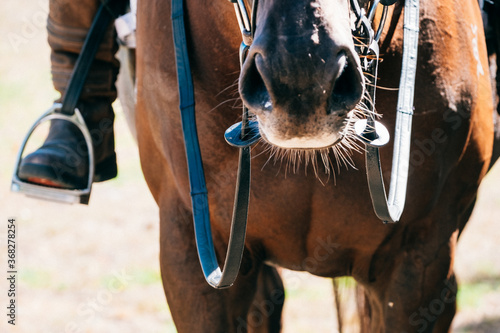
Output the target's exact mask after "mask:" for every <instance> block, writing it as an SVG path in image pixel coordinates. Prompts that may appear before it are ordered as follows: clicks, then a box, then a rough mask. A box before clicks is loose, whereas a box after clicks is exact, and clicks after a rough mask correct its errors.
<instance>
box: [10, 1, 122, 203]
mask: <svg viewBox="0 0 500 333" xmlns="http://www.w3.org/2000/svg"><path fill="white" fill-rule="evenodd" d="M113 2H114V0H108V1H103V2H102V4H101V6H100V7H99V10H98V11H97V14H96V16H95V18H94V21H93V22H92V26H91V27H90V29H89V32H88V33H87V37H86V38H85V42H84V44H83V47H82V51H81V52H80V55H79V56H78V59H77V61H76V64H75V67H74V69H73V73H72V75H71V78H70V80H69V83H68V88H67V89H66V93H65V94H64V97H63V102H62V104H61V103H55V104H54V105H53V106H52V107H50V108H49V109H48V110H47V111H46V112H45V113H44V114H43V115H42V116H41V117H40V118H38V119H37V121H36V122H35V123H34V124H33V126H32V127H31V129H30V130H29V131H28V134H27V135H26V137H25V138H24V140H23V143H22V144H21V148H20V149H19V152H18V154H17V160H16V164H15V169H14V174H13V176H12V184H11V191H13V192H19V193H24V194H26V195H27V196H29V197H35V198H38V199H46V200H53V201H58V202H64V203H81V204H85V205H87V204H88V202H89V199H90V193H91V191H92V182H93V179H94V168H95V166H94V149H93V145H92V137H91V135H90V132H89V130H88V128H87V125H86V124H85V120H84V119H83V117H82V115H81V113H80V111H79V110H78V109H77V108H76V104H77V103H78V100H79V99H80V94H81V91H82V89H83V86H84V84H85V80H86V79H87V75H88V73H89V70H90V66H91V65H92V61H93V59H94V57H95V54H96V52H97V50H98V49H99V45H100V44H101V41H102V38H103V37H104V35H105V33H106V30H107V28H108V26H109V24H110V22H111V19H112V18H113V17H112V14H111V12H110V11H109V9H108V8H106V7H108V6H109V5H110V4H111V3H113ZM54 119H60V120H65V121H69V122H70V123H72V124H74V125H76V126H77V127H78V129H79V130H80V131H81V133H82V134H83V137H84V138H85V144H86V146H87V149H88V153H89V156H88V160H89V175H88V181H87V187H86V188H85V189H76V190H71V189H61V188H55V187H48V186H44V185H38V184H34V183H29V182H26V181H23V180H21V179H20V178H19V175H18V173H19V166H20V165H21V161H22V158H23V153H24V150H25V148H26V144H27V142H28V139H29V138H30V137H31V135H32V134H33V132H34V131H35V129H36V128H37V127H38V126H39V125H41V124H42V123H45V122H47V121H50V120H54Z"/></svg>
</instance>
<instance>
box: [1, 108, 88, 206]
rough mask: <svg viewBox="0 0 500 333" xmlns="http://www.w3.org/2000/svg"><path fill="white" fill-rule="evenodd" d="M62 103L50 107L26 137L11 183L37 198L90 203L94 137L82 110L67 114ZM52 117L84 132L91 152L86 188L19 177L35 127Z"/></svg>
mask: <svg viewBox="0 0 500 333" xmlns="http://www.w3.org/2000/svg"><path fill="white" fill-rule="evenodd" d="M61 107H62V104H60V103H54V105H52V107H51V108H49V109H48V110H47V111H46V112H45V113H44V114H43V115H42V116H41V117H40V118H38V119H37V121H36V122H35V123H34V124H33V126H32V127H31V129H30V130H29V132H28V134H27V135H26V137H25V138H24V141H23V143H22V145H21V148H20V149H19V153H18V154H17V160H16V164H15V169H14V174H13V176H12V183H11V188H10V189H11V191H12V192H19V193H23V194H25V195H26V196H28V197H33V198H37V199H45V200H50V201H56V202H63V203H68V204H75V203H80V204H84V205H88V203H89V199H90V192H91V190H92V182H93V180H94V172H95V170H94V169H95V167H94V148H93V146H92V138H91V136H90V132H89V130H88V128H87V125H86V124H85V121H84V120H83V117H82V114H81V113H80V111H79V110H78V109H77V108H75V110H74V113H73V115H70V116H69V115H66V114H63V113H61V112H60V111H61ZM52 119H61V120H66V121H69V122H70V123H72V124H74V125H76V126H77V127H78V129H79V130H80V132H81V133H82V134H83V137H84V138H85V143H86V145H87V149H88V153H89V178H88V183H87V187H86V188H85V189H75V190H70V189H61V188H55V187H48V186H44V185H39V184H34V183H29V182H26V181H24V180H21V179H20V178H19V166H20V165H21V161H22V158H23V153H24V150H25V148H26V144H27V142H28V139H29V138H30V137H31V135H32V134H33V132H34V131H35V129H36V128H37V127H38V126H39V125H40V124H42V123H44V122H46V121H49V120H52Z"/></svg>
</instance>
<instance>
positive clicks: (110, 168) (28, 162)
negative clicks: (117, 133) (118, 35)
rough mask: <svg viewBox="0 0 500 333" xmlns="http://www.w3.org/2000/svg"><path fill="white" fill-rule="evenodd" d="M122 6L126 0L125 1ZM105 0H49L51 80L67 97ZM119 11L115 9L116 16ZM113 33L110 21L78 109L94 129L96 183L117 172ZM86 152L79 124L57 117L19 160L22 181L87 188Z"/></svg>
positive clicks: (116, 63) (116, 65) (109, 177)
mask: <svg viewBox="0 0 500 333" xmlns="http://www.w3.org/2000/svg"><path fill="white" fill-rule="evenodd" d="M122 2H123V3H124V5H125V4H126V2H125V1H122ZM100 3H101V1H98V0H82V1H70V0H50V4H49V19H48V23H47V31H48V41H49V45H50V47H51V50H52V52H51V64H52V79H53V84H54V87H55V88H56V90H58V91H59V92H60V93H61V96H63V95H64V92H65V90H66V87H67V85H68V82H69V79H70V76H71V73H72V71H73V68H74V65H75V62H76V59H77V57H78V55H79V53H80V51H81V48H82V45H83V42H84V40H85V37H86V35H87V32H88V30H89V28H90V26H91V24H92V21H93V18H94V16H95V14H96V12H97V9H98V8H99V5H100ZM117 14H119V12H117V13H114V15H117ZM116 50H117V45H116V42H115V32H114V29H113V26H112V25H110V26H109V28H108V31H107V33H106V35H105V36H104V38H103V41H102V43H101V45H100V48H99V50H98V52H97V54H96V57H95V59H94V61H93V63H92V67H91V69H90V72H89V75H88V78H87V80H86V83H85V86H84V88H83V90H82V94H81V98H80V101H79V103H78V109H79V110H80V112H81V113H82V115H83V118H84V119H85V123H86V124H87V127H88V129H89V131H90V133H91V136H92V141H93V148H94V157H95V177H94V181H104V180H108V179H111V178H113V177H115V176H116V173H117V168H116V155H115V152H114V135H113V120H114V113H113V110H112V108H111V103H112V102H113V101H114V100H115V99H116V89H115V85H114V83H115V79H116V75H117V73H118V67H119V63H118V61H117V60H116V59H115V57H114V55H115V53H116ZM88 168H89V166H88V151H87V147H86V145H85V141H84V138H83V135H82V134H81V133H80V131H79V130H78V129H77V128H76V126H75V125H73V124H71V123H69V122H67V121H64V120H53V121H52V122H51V126H50V131H49V135H48V137H47V139H46V140H45V142H44V144H43V146H42V147H40V148H39V149H38V150H37V151H35V152H33V153H31V154H29V155H28V156H26V157H25V158H24V159H23V161H22V162H21V166H20V169H19V176H20V178H21V179H24V180H28V181H30V182H35V183H41V184H45V185H51V186H57V187H64V188H83V187H85V186H86V185H87V178H88Z"/></svg>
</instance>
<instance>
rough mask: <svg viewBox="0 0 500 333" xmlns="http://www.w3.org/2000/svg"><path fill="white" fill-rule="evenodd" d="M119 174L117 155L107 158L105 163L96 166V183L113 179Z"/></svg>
mask: <svg viewBox="0 0 500 333" xmlns="http://www.w3.org/2000/svg"><path fill="white" fill-rule="evenodd" d="M117 174H118V167H117V166H116V153H113V155H111V156H109V157H107V158H106V159H105V160H104V161H102V162H100V163H98V164H96V166H95V174H94V182H95V183H99V182H103V181H106V180H109V179H112V178H115V177H116V176H117Z"/></svg>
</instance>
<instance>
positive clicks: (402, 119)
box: [366, 0, 420, 223]
mask: <svg viewBox="0 0 500 333" xmlns="http://www.w3.org/2000/svg"><path fill="white" fill-rule="evenodd" d="M419 14H420V11H419V0H406V1H405V10H404V15H405V18H404V39H403V43H404V45H403V66H402V69H401V81H400V83H399V95H398V106H397V116H396V128H395V132H394V152H393V158H392V171H391V184H390V189H389V196H388V197H387V196H386V191H385V186H384V179H383V177H382V167H381V163H380V155H379V150H378V148H377V147H370V146H367V147H366V148H367V149H366V172H367V179H368V185H369V188H370V195H371V198H372V203H373V208H374V210H375V214H376V215H377V216H378V217H379V218H380V219H381V220H382V221H383V222H384V223H395V222H398V221H399V219H400V217H401V214H402V213H403V208H404V205H405V201H406V188H407V183H408V167H409V159H410V146H411V124H412V116H413V96H414V91H415V75H416V70H417V54H418V36H419V23H420V15H419ZM369 117H371V115H370V116H369ZM372 120H373V121H374V119H372Z"/></svg>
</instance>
